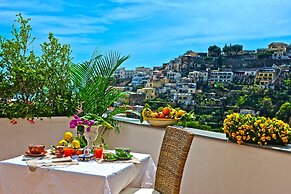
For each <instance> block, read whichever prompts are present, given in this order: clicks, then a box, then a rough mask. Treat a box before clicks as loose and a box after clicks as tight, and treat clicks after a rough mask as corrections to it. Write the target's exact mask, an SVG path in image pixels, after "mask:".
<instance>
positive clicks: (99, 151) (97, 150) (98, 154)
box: [94, 147, 103, 158]
mask: <svg viewBox="0 0 291 194" xmlns="http://www.w3.org/2000/svg"><path fill="white" fill-rule="evenodd" d="M102 154H103V147H95V148H94V155H95V158H102Z"/></svg>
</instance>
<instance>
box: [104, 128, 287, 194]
mask: <svg viewBox="0 0 291 194" xmlns="http://www.w3.org/2000/svg"><path fill="white" fill-rule="evenodd" d="M208 134H211V132H208ZM163 135H164V129H163V128H153V127H149V126H144V125H136V124H129V123H121V133H120V134H119V135H116V134H114V133H112V132H110V133H109V134H108V136H107V137H106V140H107V143H108V144H109V145H111V147H112V148H114V147H115V146H130V147H131V148H132V150H133V151H137V152H145V153H149V154H151V156H152V157H153V159H154V161H155V162H156V163H157V161H158V155H159V151H160V146H161V143H162V138H163ZM215 136H220V137H222V136H224V135H223V134H215ZM290 165H291V153H288V152H283V151H276V150H270V149H263V148H259V147H253V146H247V145H238V144H235V143H232V142H229V141H226V140H225V139H224V138H221V139H219V138H218V139H217V138H210V137H203V136H200V135H195V137H194V140H193V143H192V146H191V149H190V153H189V156H188V160H187V162H186V166H185V169H184V175H183V179H182V185H181V194H234V193H236V194H245V193H248V194H260V193H262V194H277V193H280V194H289V193H291V190H290V187H289V183H290V180H291V168H290Z"/></svg>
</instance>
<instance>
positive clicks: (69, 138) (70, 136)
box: [64, 131, 73, 142]
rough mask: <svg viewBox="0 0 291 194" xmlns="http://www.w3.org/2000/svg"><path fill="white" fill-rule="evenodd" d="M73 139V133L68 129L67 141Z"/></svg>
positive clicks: (65, 136)
mask: <svg viewBox="0 0 291 194" xmlns="http://www.w3.org/2000/svg"><path fill="white" fill-rule="evenodd" d="M72 139H73V134H72V133H71V132H69V131H67V132H66V133H65V134H64V140H66V141H68V142H69V141H71V140H72Z"/></svg>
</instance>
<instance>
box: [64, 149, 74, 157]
mask: <svg viewBox="0 0 291 194" xmlns="http://www.w3.org/2000/svg"><path fill="white" fill-rule="evenodd" d="M72 155H73V148H72V147H64V156H65V157H66V156H71V157H72Z"/></svg>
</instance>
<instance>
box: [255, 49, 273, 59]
mask: <svg viewBox="0 0 291 194" xmlns="http://www.w3.org/2000/svg"><path fill="white" fill-rule="evenodd" d="M272 54H273V53H272V52H270V51H266V52H262V53H258V54H257V58H258V59H271V57H272Z"/></svg>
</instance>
